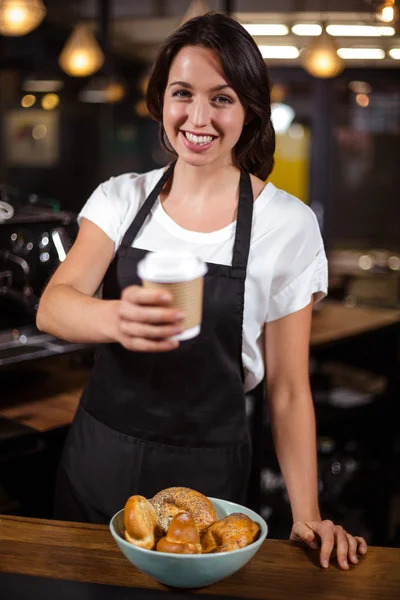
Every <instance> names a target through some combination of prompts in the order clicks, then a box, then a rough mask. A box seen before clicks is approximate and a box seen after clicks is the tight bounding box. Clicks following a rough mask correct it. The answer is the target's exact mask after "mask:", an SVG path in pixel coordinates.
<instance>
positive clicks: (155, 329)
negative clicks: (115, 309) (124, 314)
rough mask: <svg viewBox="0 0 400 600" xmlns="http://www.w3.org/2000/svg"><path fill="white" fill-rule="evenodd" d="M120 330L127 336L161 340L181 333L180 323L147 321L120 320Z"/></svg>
mask: <svg viewBox="0 0 400 600" xmlns="http://www.w3.org/2000/svg"><path fill="white" fill-rule="evenodd" d="M120 328H121V331H122V333H123V334H124V335H126V336H129V337H138V338H145V339H151V340H155V339H158V340H161V339H163V338H170V337H172V336H174V335H177V334H179V333H182V325H179V324H176V325H147V323H137V322H133V321H125V320H123V319H122V320H121V323H120Z"/></svg>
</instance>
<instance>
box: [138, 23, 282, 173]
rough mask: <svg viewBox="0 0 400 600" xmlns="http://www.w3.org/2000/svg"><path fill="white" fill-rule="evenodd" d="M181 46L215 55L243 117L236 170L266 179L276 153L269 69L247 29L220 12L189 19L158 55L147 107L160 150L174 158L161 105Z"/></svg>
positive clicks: (151, 78) (149, 87)
mask: <svg viewBox="0 0 400 600" xmlns="http://www.w3.org/2000/svg"><path fill="white" fill-rule="evenodd" d="M185 46H202V47H204V48H208V49H210V50H213V51H214V52H215V53H216V55H217V56H218V57H219V60H220V61H221V65H222V68H223V71H224V74H225V77H226V79H227V81H228V83H229V85H230V86H231V87H232V88H233V89H234V90H235V92H236V94H237V95H238V97H239V99H240V102H241V103H242V105H243V107H244V109H245V111H246V114H247V117H246V121H245V125H244V126H243V131H242V134H241V136H240V138H239V140H238V142H237V144H236V146H235V148H234V157H235V159H236V163H237V166H238V167H239V168H240V169H243V170H246V171H249V172H250V173H253V174H254V175H257V176H258V177H260V178H261V179H264V180H265V179H267V177H268V176H269V175H270V173H271V172H272V169H273V166H274V153H275V131H274V128H273V125H272V122H271V94H270V81H269V76H268V69H267V65H266V64H265V62H264V59H263V57H262V56H261V53H260V50H259V49H258V47H257V45H256V43H255V42H254V40H253V38H252V37H251V35H250V34H249V33H248V32H247V31H246V29H245V28H244V27H242V25H241V24H240V23H238V22H237V21H235V19H232V18H230V17H227V16H226V15H224V14H222V13H215V12H211V13H207V14H206V15H204V16H201V17H196V18H194V19H191V20H190V21H187V22H186V23H185V24H184V25H182V27H180V28H179V29H178V30H177V31H175V32H174V33H173V34H172V35H171V36H170V37H169V38H168V39H167V40H166V41H165V43H164V44H163V46H162V48H161V49H160V51H159V53H158V56H157V59H156V61H155V63H154V65H153V68H152V71H151V75H150V80H149V84H148V88H147V94H146V103H147V107H148V110H149V113H150V115H151V116H152V117H153V118H154V119H155V120H156V121H158V122H159V123H160V141H161V144H162V146H163V148H164V149H165V150H166V151H167V152H170V153H172V154H174V155H175V156H176V152H175V150H174V149H173V148H172V146H171V144H170V143H169V140H168V138H167V135H166V133H165V130H164V127H163V103H164V94H165V89H166V86H167V82H168V76H169V70H170V67H171V64H172V61H173V60H174V58H175V56H176V55H177V54H178V52H179V51H180V50H181V49H182V48H184V47H185Z"/></svg>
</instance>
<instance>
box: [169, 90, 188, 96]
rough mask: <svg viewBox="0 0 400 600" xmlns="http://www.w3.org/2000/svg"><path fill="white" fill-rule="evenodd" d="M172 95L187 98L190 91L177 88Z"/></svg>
mask: <svg viewBox="0 0 400 600" xmlns="http://www.w3.org/2000/svg"><path fill="white" fill-rule="evenodd" d="M172 95H173V96H175V97H176V98H187V97H188V96H190V93H189V92H188V91H187V90H177V91H176V92H174V93H173V94H172Z"/></svg>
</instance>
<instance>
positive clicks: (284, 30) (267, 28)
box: [243, 23, 289, 35]
mask: <svg viewBox="0 0 400 600" xmlns="http://www.w3.org/2000/svg"><path fill="white" fill-rule="evenodd" d="M243 27H244V28H245V29H246V31H248V32H249V33H250V35H287V34H288V33H289V28H288V27H287V26H286V25H279V24H273V23H254V24H243Z"/></svg>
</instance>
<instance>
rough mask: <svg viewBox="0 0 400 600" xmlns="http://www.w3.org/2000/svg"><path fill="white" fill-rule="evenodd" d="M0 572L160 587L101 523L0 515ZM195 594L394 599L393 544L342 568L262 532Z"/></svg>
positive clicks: (398, 587)
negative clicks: (228, 569)
mask: <svg viewBox="0 0 400 600" xmlns="http://www.w3.org/2000/svg"><path fill="white" fill-rule="evenodd" d="M0 572H4V573H16V574H21V575H34V576H38V577H48V578H53V579H62V580H69V581H81V582H89V583H97V584H108V585H118V586H127V587H132V588H142V589H143V588H145V589H149V590H168V588H166V587H165V586H163V585H161V584H158V583H157V582H155V581H153V580H152V579H151V578H150V577H148V576H147V575H144V574H142V573H140V572H139V571H137V570H136V569H135V568H134V567H133V566H132V565H131V564H130V563H129V562H128V561H127V559H126V558H125V557H124V556H123V554H122V553H121V552H120V550H119V548H118V547H117V545H116V544H115V542H114V540H113V538H112V536H111V534H110V532H109V530H108V527H107V526H103V525H87V524H81V523H66V522H63V521H45V520H41V519H28V518H23V517H10V516H1V515H0ZM197 593H198V594H201V595H213V596H221V597H235V598H262V599H263V600H267V599H268V600H288V599H290V598H295V599H296V600H302V599H307V600H309V599H310V598H311V599H312V598H318V599H319V600H320V599H322V598H323V599H324V600H347V599H349V600H350V599H351V600H354V599H362V600H377V599H378V598H379V600H392V599H393V600H395V599H398V598H400V548H378V547H371V548H369V550H368V554H367V556H366V557H365V558H361V559H360V563H359V564H358V565H357V566H356V567H354V568H353V567H352V568H351V570H350V571H347V572H345V571H340V570H339V568H338V567H337V566H336V565H335V564H334V563H333V564H332V565H331V566H330V567H329V568H328V569H327V570H323V569H321V568H320V567H319V566H318V556H317V552H313V551H310V550H307V549H305V548H303V547H301V546H299V545H295V544H292V543H291V542H288V541H281V540H268V539H267V540H266V541H265V542H264V544H263V546H262V547H261V549H260V550H259V552H258V553H257V554H256V556H255V557H254V558H253V559H252V560H251V561H250V563H248V564H247V565H246V566H245V567H244V568H243V569H242V570H241V571H239V572H238V573H236V574H235V575H232V576H231V577H229V578H228V579H226V580H224V581H222V582H220V583H218V584H215V585H212V586H209V587H207V588H202V589H201V590H196V594H197ZM170 595H171V597H172V595H173V594H172V593H171V594H170Z"/></svg>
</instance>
